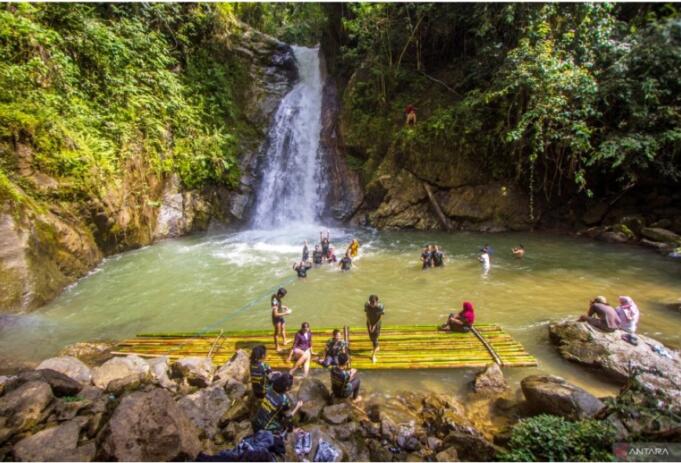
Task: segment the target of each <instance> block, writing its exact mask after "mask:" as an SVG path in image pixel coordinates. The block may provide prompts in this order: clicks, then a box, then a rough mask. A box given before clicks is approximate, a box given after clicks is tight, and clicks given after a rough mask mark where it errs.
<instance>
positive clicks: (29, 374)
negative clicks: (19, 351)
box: [17, 369, 83, 397]
mask: <svg viewBox="0 0 681 463" xmlns="http://www.w3.org/2000/svg"><path fill="white" fill-rule="evenodd" d="M29 381H44V382H46V383H47V384H49V385H50V387H51V388H52V393H53V394H54V395H55V396H57V397H65V396H73V395H76V394H78V393H79V392H80V391H81V389H83V385H82V384H81V383H79V382H78V381H76V380H74V379H71V378H69V377H68V376H66V375H65V374H62V373H59V372H58V371H54V370H47V369H43V370H25V371H22V372H21V373H19V374H18V375H17V385H19V384H23V383H28V382H29Z"/></svg>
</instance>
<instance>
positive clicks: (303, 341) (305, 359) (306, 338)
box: [288, 322, 313, 378]
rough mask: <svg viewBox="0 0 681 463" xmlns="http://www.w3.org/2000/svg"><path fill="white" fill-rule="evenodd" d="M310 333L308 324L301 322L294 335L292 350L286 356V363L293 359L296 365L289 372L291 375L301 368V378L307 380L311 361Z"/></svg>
mask: <svg viewBox="0 0 681 463" xmlns="http://www.w3.org/2000/svg"><path fill="white" fill-rule="evenodd" d="M312 354H313V352H312V333H311V332H310V324H309V323H308V322H303V324H302V325H301V326H300V330H299V331H298V332H297V333H296V337H295V339H294V340H293V348H292V349H291V352H290V353H289V354H288V361H289V362H290V361H291V360H292V359H295V361H296V363H295V365H293V368H291V370H290V371H289V373H290V374H291V375H293V374H294V373H295V372H296V370H297V369H298V368H300V367H301V366H302V367H303V377H304V378H307V374H308V373H309V372H310V360H311V359H312Z"/></svg>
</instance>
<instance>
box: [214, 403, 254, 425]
mask: <svg viewBox="0 0 681 463" xmlns="http://www.w3.org/2000/svg"><path fill="white" fill-rule="evenodd" d="M250 411H251V402H250V401H248V400H238V401H232V406H231V407H230V408H229V410H227V411H226V412H225V413H224V414H223V415H222V418H221V419H220V424H221V425H224V424H226V423H229V422H230V421H241V420H243V419H244V418H247V417H248V415H249V414H250Z"/></svg>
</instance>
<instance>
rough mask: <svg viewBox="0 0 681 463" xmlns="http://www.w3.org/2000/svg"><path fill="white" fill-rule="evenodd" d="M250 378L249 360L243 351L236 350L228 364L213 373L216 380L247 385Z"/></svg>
mask: <svg viewBox="0 0 681 463" xmlns="http://www.w3.org/2000/svg"><path fill="white" fill-rule="evenodd" d="M249 378H250V360H249V357H248V354H247V353H246V351H245V350H243V349H239V350H237V351H236V352H235V353H234V355H233V356H232V358H231V359H230V361H229V362H227V363H225V364H224V365H222V366H221V367H220V368H218V371H217V372H215V379H216V380H223V381H224V380H229V379H231V380H234V381H238V382H240V383H244V384H245V383H248V381H249Z"/></svg>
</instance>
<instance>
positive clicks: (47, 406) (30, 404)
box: [0, 381, 54, 444]
mask: <svg viewBox="0 0 681 463" xmlns="http://www.w3.org/2000/svg"><path fill="white" fill-rule="evenodd" d="M53 400H54V395H53V394H52V388H50V385H49V384H47V383H45V382H42V381H30V382H28V383H24V384H22V385H21V386H19V387H18V388H16V389H15V390H13V391H11V392H8V393H7V394H5V395H3V396H2V397H0V444H2V443H3V442H5V441H6V440H7V439H9V438H10V437H11V436H13V435H14V434H17V433H20V432H22V431H26V430H28V429H31V428H32V427H33V426H36V425H38V424H40V423H42V422H43V421H44V420H45V419H46V418H47V417H48V416H49V414H50V412H51V410H52V401H53Z"/></svg>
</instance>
